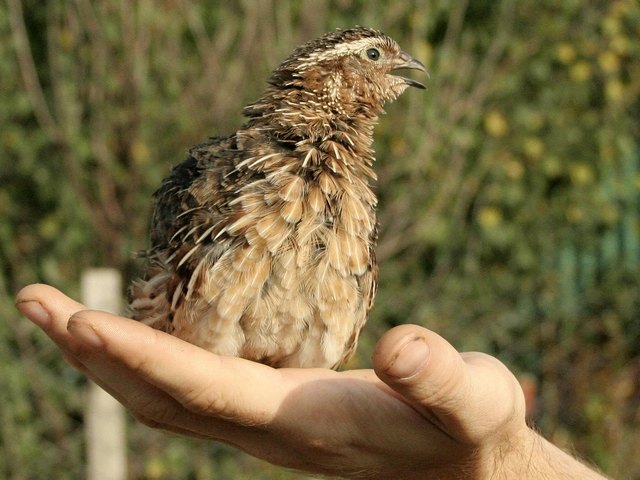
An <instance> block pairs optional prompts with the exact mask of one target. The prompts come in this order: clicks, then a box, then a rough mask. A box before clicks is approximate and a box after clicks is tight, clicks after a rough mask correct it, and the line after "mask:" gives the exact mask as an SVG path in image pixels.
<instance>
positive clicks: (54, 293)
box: [16, 284, 86, 359]
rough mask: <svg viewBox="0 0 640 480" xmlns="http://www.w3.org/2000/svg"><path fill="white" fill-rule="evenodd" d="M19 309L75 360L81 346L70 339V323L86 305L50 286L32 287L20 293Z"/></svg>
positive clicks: (17, 297)
mask: <svg viewBox="0 0 640 480" xmlns="http://www.w3.org/2000/svg"><path fill="white" fill-rule="evenodd" d="M16 308H17V309H18V310H19V311H20V312H21V313H22V314H23V315H24V316H26V317H27V318H29V319H30V320H31V321H32V322H33V323H35V324H36V325H38V326H39V327H40V328H41V329H42V330H43V331H44V332H45V333H46V334H47V335H48V336H49V337H50V338H51V339H52V340H53V341H54V342H55V343H56V344H57V345H58V347H60V348H61V349H62V350H63V351H64V352H65V354H66V355H67V356H68V357H70V359H72V358H73V356H74V354H73V350H74V348H76V347H78V346H79V344H78V342H77V341H75V340H74V339H73V337H72V336H71V335H69V332H68V331H67V322H68V321H69V318H70V317H71V315H73V314H74V313H76V312H79V311H81V310H84V309H85V308H86V307H85V306H84V305H82V304H81V303H78V302H76V301H75V300H72V299H70V298H69V297H67V296H66V295H64V294H63V293H62V292H60V291H59V290H57V289H55V288H53V287H50V286H49V285H43V284H33V285H29V286H27V287H24V288H23V289H22V290H20V292H18V294H17V295H16Z"/></svg>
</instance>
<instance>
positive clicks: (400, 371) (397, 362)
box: [386, 337, 429, 379]
mask: <svg viewBox="0 0 640 480" xmlns="http://www.w3.org/2000/svg"><path fill="white" fill-rule="evenodd" d="M428 358H429V346H428V345H427V342H425V340H424V338H422V337H414V338H411V339H409V340H408V341H407V342H406V343H405V344H403V345H402V346H401V347H400V348H399V349H398V352H397V353H396V354H395V355H394V356H393V359H392V360H391V363H390V364H389V367H388V368H387V370H386V373H387V375H389V376H391V377H396V378H399V379H404V378H410V377H412V376H414V375H415V374H417V373H418V372H419V371H420V370H422V368H423V367H424V365H425V364H426V363H427V359H428Z"/></svg>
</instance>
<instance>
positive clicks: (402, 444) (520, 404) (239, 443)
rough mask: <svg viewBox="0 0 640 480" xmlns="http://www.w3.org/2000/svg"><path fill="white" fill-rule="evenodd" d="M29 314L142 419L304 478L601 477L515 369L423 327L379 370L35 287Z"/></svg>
mask: <svg viewBox="0 0 640 480" xmlns="http://www.w3.org/2000/svg"><path fill="white" fill-rule="evenodd" d="M16 305H17V307H18V309H19V310H20V311H21V312H22V313H23V314H24V315H25V316H26V317H28V318H29V319H30V320H32V321H33V322H34V323H35V324H37V325H38V326H39V327H40V328H41V329H42V330H44V332H45V333H46V334H47V335H48V336H49V337H50V338H51V339H52V340H53V341H54V342H55V343H56V344H57V345H58V347H59V348H60V350H61V351H62V353H63V355H64V356H65V358H66V360H67V361H68V362H69V363H70V364H71V365H72V366H73V367H75V368H77V369H78V370H80V371H81V372H83V373H84V374H85V375H87V376H88V377H89V378H91V379H92V380H93V381H95V382H96V383H97V384H98V385H100V386H101V387H102V388H104V389H105V390H106V391H108V392H109V393H110V394H111V395H113V396H114V397H115V398H116V399H118V400H119V401H120V402H121V403H122V404H123V405H124V406H125V407H126V408H127V409H128V410H129V411H130V412H131V414H132V415H133V416H134V417H136V418H137V419H138V420H140V421H141V422H143V423H144V424H146V425H148V426H150V427H153V428H159V429H164V430H167V431H171V432H175V433H179V434H183V435H188V436H193V437H199V438H206V439H210V440H214V441H220V442H225V443H228V444H230V445H234V446H236V447H238V448H240V449H242V450H244V451H246V452H248V453H250V454H251V455H254V456H256V457H258V458H262V459H264V460H266V461H268V462H270V463H273V464H276V465H281V466H284V467H287V468H291V469H296V470H301V471H305V472H310V473H315V474H321V475H328V476H340V477H344V478H367V479H388V478H402V479H422V478H429V479H456V478H465V479H474V478H477V479H489V478H491V479H510V478H519V479H547V478H549V479H602V478H604V477H602V476H601V475H599V474H598V473H596V472H595V471H593V470H591V469H589V468H588V467H586V466H584V465H583V464H582V463H580V462H579V461H578V460H576V459H574V458H573V457H572V456H570V455H568V454H567V453H565V452H563V451H562V450H560V449H559V448H557V447H555V446H554V445H552V444H551V443H549V442H547V441H546V440H545V439H544V438H542V437H541V436H539V435H538V434H537V433H536V432H534V431H533V430H531V429H530V428H529V427H528V426H527V425H526V422H525V402H524V396H523V393H522V390H521V388H520V387H519V385H518V382H517V380H516V379H515V377H514V376H513V374H512V373H511V372H510V371H509V370H508V369H507V368H506V367H505V366H504V365H503V364H502V363H500V362H499V361H498V360H497V359H496V358H494V357H491V356H489V355H485V354H482V353H477V352H467V353H459V352H457V351H456V350H455V349H454V348H453V347H452V346H451V345H450V344H449V343H448V342H447V341H446V340H445V339H443V338H442V337H440V336H439V335H438V334H436V333H434V332H432V331H429V330H427V329H424V328H422V327H419V326H416V325H402V326H400V327H396V328H394V329H392V330H390V331H389V332H387V333H386V334H385V335H384V336H383V337H382V339H381V340H380V342H379V343H378V345H377V347H376V350H375V352H374V354H373V359H372V362H373V369H371V370H348V371H342V372H335V371H332V370H326V369H293V368H291V369H290V368H282V369H274V368H271V367H268V366H265V365H262V364H259V363H254V362H250V361H247V360H244V359H241V358H235V357H224V356H218V355H215V354H212V353H209V352H207V351H205V350H202V349H200V348H198V347H195V346H193V345H191V344H189V343H186V342H184V341H182V340H180V339H177V338H175V337H172V336H170V335H168V334H165V333H163V332H160V331H158V330H154V329H151V328H149V327H147V326H145V325H143V324H141V323H139V322H135V321H132V320H130V319H127V318H124V317H119V316H115V315H111V314H108V313H105V312H100V311H90V310H86V307H84V306H83V305H82V304H80V303H78V302H76V301H74V300H72V299H71V298H68V297H67V296H65V295H64V294H63V293H61V292H60V291H58V290H56V289H54V288H53V287H50V286H47V285H30V286H28V287H25V288H24V289H23V290H22V291H20V292H19V293H18V295H17V298H16Z"/></svg>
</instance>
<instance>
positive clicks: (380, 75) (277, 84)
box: [269, 27, 428, 115]
mask: <svg viewBox="0 0 640 480" xmlns="http://www.w3.org/2000/svg"><path fill="white" fill-rule="evenodd" d="M400 69H415V70H420V71H422V72H424V73H427V74H428V72H427V69H426V68H425V66H424V65H423V64H422V63H420V62H419V61H418V60H416V59H414V58H413V57H411V56H410V55H409V54H408V53H406V52H403V51H402V50H401V49H400V46H399V45H398V44H397V43H396V42H395V41H394V40H393V39H391V38H390V37H388V36H386V35H384V34H383V33H381V32H379V31H377V30H373V29H370V28H364V27H356V28H352V29H349V30H337V31H335V32H331V33H328V34H326V35H324V36H322V37H320V38H318V39H316V40H313V41H311V42H308V43H306V44H304V45H302V46H301V47H299V48H297V49H296V50H295V51H294V52H293V53H292V54H291V56H290V57H289V58H287V59H286V60H285V61H284V62H283V63H282V64H281V65H280V66H279V67H278V68H277V69H276V70H275V71H274V72H273V74H272V76H271V78H270V80H269V83H270V84H271V85H272V87H273V88H275V89H281V90H291V91H292V93H294V92H295V91H298V92H299V96H300V100H303V99H307V100H308V101H309V102H311V103H313V102H317V103H318V104H319V105H318V106H319V107H320V108H322V110H324V111H325V112H327V113H333V114H338V115H340V114H343V115H344V114H347V115H351V114H354V113H366V112H367V111H369V112H370V113H371V114H372V115H377V114H378V113H379V112H380V111H381V110H382V106H383V105H384V103H385V102H387V101H391V100H394V99H395V98H397V97H398V96H399V95H400V94H401V93H402V92H404V91H405V90H406V89H407V88H408V87H410V86H411V87H417V88H425V87H424V85H422V84H421V83H420V82H418V81H416V80H413V79H410V78H406V77H402V76H399V75H395V74H394V72H395V71H396V70H400ZM303 92H304V93H306V95H304V94H303ZM294 94H295V93H294ZM296 96H298V95H296Z"/></svg>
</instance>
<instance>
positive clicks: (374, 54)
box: [367, 48, 380, 62]
mask: <svg viewBox="0 0 640 480" xmlns="http://www.w3.org/2000/svg"><path fill="white" fill-rule="evenodd" d="M367 58H368V59H369V60H373V61H374V62H375V61H377V60H378V59H379V58H380V51H379V50H378V49H377V48H370V49H369V50H367Z"/></svg>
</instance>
